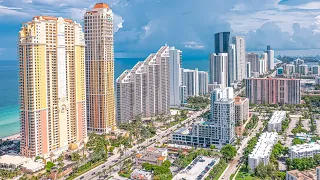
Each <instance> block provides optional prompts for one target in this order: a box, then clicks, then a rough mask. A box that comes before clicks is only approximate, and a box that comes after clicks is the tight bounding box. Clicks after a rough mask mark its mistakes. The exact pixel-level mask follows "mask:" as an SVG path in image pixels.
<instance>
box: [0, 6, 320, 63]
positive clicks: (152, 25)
mask: <svg viewBox="0 0 320 180" xmlns="http://www.w3.org/2000/svg"><path fill="white" fill-rule="evenodd" d="M105 2H106V3H110V6H111V7H112V9H114V10H115V12H117V13H116V14H115V18H114V19H115V24H116V25H115V31H116V33H115V50H116V52H115V57H116V58H118V57H144V56H145V54H147V53H148V52H152V51H154V50H155V49H156V48H157V47H159V46H160V45H162V44H164V43H168V44H170V45H172V46H176V47H178V48H179V49H181V50H182V51H184V52H185V54H186V55H187V56H188V57H189V56H190V57H200V56H201V57H203V56H207V55H208V53H209V52H212V51H213V48H214V47H213V45H212V42H210V39H212V38H213V34H214V33H216V32H220V31H230V32H231V33H232V34H234V35H241V36H244V37H245V38H246V40H247V50H249V51H251V50H264V49H265V46H266V45H268V44H270V45H271V46H272V47H273V49H275V50H279V49H311V48H319V47H320V45H319V43H317V42H319V39H320V35H319V34H318V32H319V30H318V21H319V18H318V17H317V16H318V14H319V13H317V12H318V11H319V9H317V4H319V2H316V1H312V0H307V1H303V2H298V1H295V0H291V1H279V0H272V1H268V2H261V1H259V3H257V2H254V3H250V2H249V1H243V2H236V1H235V0H228V1H226V2H224V3H221V2H210V1H204V3H203V5H201V7H202V11H201V12H199V10H197V9H194V10H190V8H189V7H192V6H190V4H191V3H192V1H186V3H185V4H183V5H181V4H179V3H169V4H170V6H171V7H175V6H178V4H179V6H181V8H177V9H178V11H175V12H173V11H171V9H170V7H169V6H168V3H166V0H161V1H154V2H149V3H145V5H144V3H143V2H144V1H143V0H139V1H127V0H110V1H105ZM93 5H94V2H93V1H84V0H83V1H77V3H73V1H66V2H62V1H52V0H45V1H39V0H33V1H32V0H16V1H8V0H2V1H1V2H0V7H1V8H0V16H1V17H3V18H1V20H0V25H3V26H5V27H6V28H4V29H2V30H0V38H1V39H3V40H4V42H6V43H0V54H1V56H0V58H1V59H4V60H5V59H6V60H10V59H16V56H14V55H15V52H16V47H15V44H16V41H14V37H17V34H16V33H15V32H16V31H17V30H18V29H19V27H20V25H21V24H22V23H23V22H26V21H27V20H28V19H30V18H32V17H33V16H36V15H54V16H57V17H59V16H62V17H65V18H70V19H72V20H75V21H77V22H82V14H83V13H84V12H86V11H87V10H88V9H91V8H92V7H93ZM142 5H144V7H146V8H144V9H146V13H145V14H140V13H138V12H139V11H138V10H137V9H139V8H141V7H142ZM159 5H161V6H163V7H164V8H167V9H168V14H167V15H157V14H155V13H152V12H151V10H152V8H154V7H156V6H159ZM213 6H219V7H221V8H220V9H219V12H218V11H217V12H211V11H209V9H210V7H213ZM58 7H59V8H58ZM254 7H259V8H254ZM148 9H150V10H148ZM199 9H200V8H199ZM306 10H310V11H306ZM181 15H184V16H181ZM173 16H174V17H175V18H171V19H170V18H169V17H173ZM209 16H210V17H216V18H214V19H215V20H214V21H213V20H211V18H204V19H202V21H201V23H200V22H199V18H200V17H209ZM241 17H242V19H241ZM243 17H247V18H248V21H246V22H243V21H244V19H246V18H243ZM256 17H259V18H256ZM297 17H300V18H297ZM133 18H135V19H133ZM177 18H179V19H177ZM190 18H191V20H194V19H195V20H196V21H194V22H193V21H191V22H192V23H190V24H187V22H189V20H190ZM177 20H179V21H178V22H179V23H178V24H174V23H173V22H177ZM165 21H168V22H169V23H168V25H170V26H168V25H165V24H164V22H165ZM198 22H199V23H198ZM296 23H299V24H296ZM171 25H174V27H176V26H177V25H178V26H179V27H184V28H183V29H180V28H175V29H176V30H170V28H169V27H171ZM160 26H162V27H163V28H164V29H165V32H164V33H163V32H162V33H161V30H159V28H157V27H160ZM192 27H202V28H201V29H202V30H197V31H195V30H194V28H192ZM163 34H167V36H164V35H163ZM262 34H267V36H266V37H264V36H262ZM268 34H269V35H268ZM208 37H211V38H208ZM257 37H259V38H257ZM307 39H309V40H308V41H306V40H307ZM150 42H152V43H151V44H150ZM123 44H127V46H125V47H124V46H123ZM136 44H138V46H136ZM257 44H261V45H259V46H257ZM280 44H282V45H281V46H280ZM128 52H130V53H128Z"/></svg>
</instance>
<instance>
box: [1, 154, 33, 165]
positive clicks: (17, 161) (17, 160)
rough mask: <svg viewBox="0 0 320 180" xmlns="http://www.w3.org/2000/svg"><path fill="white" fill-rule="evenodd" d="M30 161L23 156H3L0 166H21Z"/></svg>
mask: <svg viewBox="0 0 320 180" xmlns="http://www.w3.org/2000/svg"><path fill="white" fill-rule="evenodd" d="M29 161H32V159H30V158H26V157H23V156H13V155H3V156H1V157H0V164H12V165H21V164H24V163H27V162H29Z"/></svg>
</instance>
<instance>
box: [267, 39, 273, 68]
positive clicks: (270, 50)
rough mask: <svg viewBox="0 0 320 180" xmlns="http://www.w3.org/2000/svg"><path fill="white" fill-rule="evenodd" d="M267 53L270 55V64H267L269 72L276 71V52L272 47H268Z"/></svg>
mask: <svg viewBox="0 0 320 180" xmlns="http://www.w3.org/2000/svg"><path fill="white" fill-rule="evenodd" d="M266 53H267V54H268V63H267V67H268V70H272V69H274V50H272V49H271V46H270V45H268V46H267V51H266Z"/></svg>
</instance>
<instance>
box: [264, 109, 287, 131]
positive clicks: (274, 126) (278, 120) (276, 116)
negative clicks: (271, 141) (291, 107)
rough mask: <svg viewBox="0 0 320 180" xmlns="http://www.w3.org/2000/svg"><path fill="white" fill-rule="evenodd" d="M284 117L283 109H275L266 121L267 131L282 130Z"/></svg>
mask: <svg viewBox="0 0 320 180" xmlns="http://www.w3.org/2000/svg"><path fill="white" fill-rule="evenodd" d="M285 119H286V112H285V111H275V112H274V113H273V115H272V117H271V119H270V121H269V122H268V131H269V132H273V131H275V132H280V131H281V130H282V121H283V120H285Z"/></svg>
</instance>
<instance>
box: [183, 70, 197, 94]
mask: <svg viewBox="0 0 320 180" xmlns="http://www.w3.org/2000/svg"><path fill="white" fill-rule="evenodd" d="M198 75H199V74H198V69H195V70H191V69H183V86H185V87H186V97H190V96H199V76H198Z"/></svg>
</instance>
